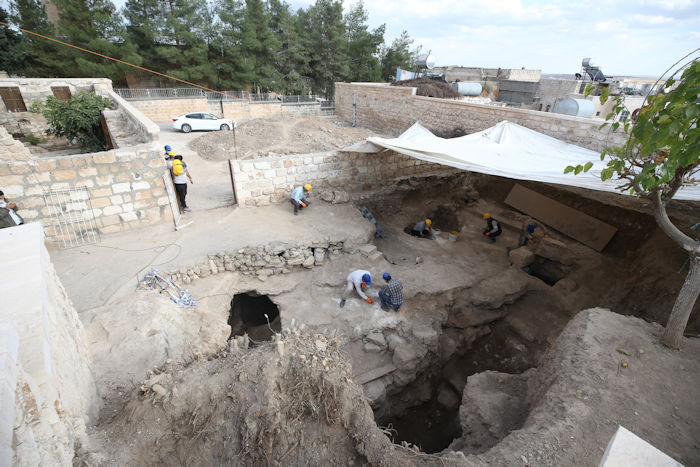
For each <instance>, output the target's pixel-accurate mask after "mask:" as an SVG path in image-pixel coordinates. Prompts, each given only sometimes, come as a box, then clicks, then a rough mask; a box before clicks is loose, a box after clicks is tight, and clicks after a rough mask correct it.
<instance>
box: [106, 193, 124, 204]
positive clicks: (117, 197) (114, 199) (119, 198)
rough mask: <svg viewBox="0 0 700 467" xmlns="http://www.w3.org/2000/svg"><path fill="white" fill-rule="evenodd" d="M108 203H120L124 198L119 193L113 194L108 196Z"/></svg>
mask: <svg viewBox="0 0 700 467" xmlns="http://www.w3.org/2000/svg"><path fill="white" fill-rule="evenodd" d="M109 202H110V204H122V203H123V202H124V200H123V199H122V196H121V195H114V196H110V197H109Z"/></svg>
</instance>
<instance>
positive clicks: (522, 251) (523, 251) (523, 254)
mask: <svg viewBox="0 0 700 467" xmlns="http://www.w3.org/2000/svg"><path fill="white" fill-rule="evenodd" d="M508 258H509V259H510V262H511V263H513V266H515V267H516V268H521V269H522V268H524V267H527V266H529V265H531V264H532V262H533V261H534V260H535V254H534V253H533V252H532V251H530V250H529V249H527V248H526V247H520V248H516V249H514V250H511V251H510V253H508Z"/></svg>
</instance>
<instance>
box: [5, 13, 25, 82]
mask: <svg viewBox="0 0 700 467" xmlns="http://www.w3.org/2000/svg"><path fill="white" fill-rule="evenodd" d="M0 21H2V22H3V23H7V22H8V21H9V16H8V14H7V11H6V10H5V9H4V8H1V7H0ZM26 56H27V51H26V49H25V44H23V43H22V37H20V35H19V34H17V33H16V32H15V31H13V30H12V29H10V28H8V27H7V26H4V25H3V26H0V70H4V71H6V72H7V73H9V74H10V75H15V74H17V73H21V72H22V71H23V70H24V60H25V58H26Z"/></svg>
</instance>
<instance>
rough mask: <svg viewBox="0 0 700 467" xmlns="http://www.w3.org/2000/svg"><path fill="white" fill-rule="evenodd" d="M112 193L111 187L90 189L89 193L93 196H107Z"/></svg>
mask: <svg viewBox="0 0 700 467" xmlns="http://www.w3.org/2000/svg"><path fill="white" fill-rule="evenodd" d="M111 194H112V189H111V188H98V189H95V190H90V195H91V196H93V197H95V198H101V197H103V196H109V195H111Z"/></svg>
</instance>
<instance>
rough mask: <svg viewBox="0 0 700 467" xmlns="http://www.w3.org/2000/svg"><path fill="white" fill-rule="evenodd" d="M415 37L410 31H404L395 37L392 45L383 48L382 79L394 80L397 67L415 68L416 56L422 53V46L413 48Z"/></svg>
mask: <svg viewBox="0 0 700 467" xmlns="http://www.w3.org/2000/svg"><path fill="white" fill-rule="evenodd" d="M412 44H413V39H411V38H410V36H409V35H408V32H406V31H403V32H402V33H401V36H400V37H397V38H396V39H394V41H393V42H392V43H391V46H390V47H384V48H383V49H382V60H381V62H382V76H381V77H382V79H384V80H386V81H393V80H394V78H395V77H396V69H397V68H403V69H407V70H411V69H413V68H415V64H416V56H417V55H418V54H419V53H420V49H421V48H420V46H419V47H417V48H416V49H413V50H411V48H410V47H411V45H412Z"/></svg>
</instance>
